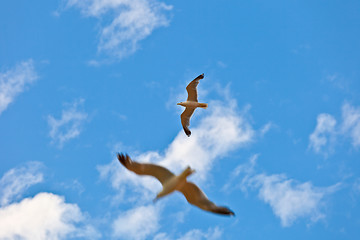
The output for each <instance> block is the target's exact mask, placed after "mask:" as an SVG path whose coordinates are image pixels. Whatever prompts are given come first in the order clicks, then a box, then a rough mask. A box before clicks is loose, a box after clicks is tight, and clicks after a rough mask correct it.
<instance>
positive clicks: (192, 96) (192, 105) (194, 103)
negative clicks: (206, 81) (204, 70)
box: [177, 74, 208, 137]
mask: <svg viewBox="0 0 360 240" xmlns="http://www.w3.org/2000/svg"><path fill="white" fill-rule="evenodd" d="M203 78H204V74H201V75H199V76H197V77H196V78H195V79H194V80H192V81H191V82H190V83H189V85H187V87H186V91H187V92H188V98H187V100H186V101H185V102H179V103H178V104H177V105H180V106H183V107H185V111H184V112H183V113H182V114H181V124H182V126H183V128H184V131H185V134H186V135H187V136H188V137H190V135H191V131H190V130H189V126H190V118H191V115H192V114H193V113H194V111H195V109H196V108H198V107H200V108H207V107H208V105H207V103H199V102H198V99H197V90H196V87H197V85H198V84H199V81H200V79H203Z"/></svg>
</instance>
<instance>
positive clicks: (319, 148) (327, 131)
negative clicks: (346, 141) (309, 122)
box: [309, 113, 336, 156]
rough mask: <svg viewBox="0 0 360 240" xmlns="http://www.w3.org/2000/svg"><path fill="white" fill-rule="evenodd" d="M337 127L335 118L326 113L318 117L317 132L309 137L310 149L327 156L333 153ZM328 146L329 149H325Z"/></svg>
mask: <svg viewBox="0 0 360 240" xmlns="http://www.w3.org/2000/svg"><path fill="white" fill-rule="evenodd" d="M335 125H336V120H335V118H334V117H333V116H331V115H330V114H326V113H322V114H320V115H319V116H318V117H317V124H316V127H315V130H314V132H313V133H312V134H311V135H310V137H309V140H310V143H309V148H312V149H313V150H314V151H315V152H316V153H323V154H324V155H326V156H327V154H328V153H331V152H332V151H333V145H334V142H335V138H336V133H335ZM326 146H327V148H325V147H326Z"/></svg>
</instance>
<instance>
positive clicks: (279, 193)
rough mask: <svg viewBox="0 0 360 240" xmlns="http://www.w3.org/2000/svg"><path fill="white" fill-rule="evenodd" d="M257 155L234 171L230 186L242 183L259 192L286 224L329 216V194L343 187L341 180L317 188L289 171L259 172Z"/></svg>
mask: <svg viewBox="0 0 360 240" xmlns="http://www.w3.org/2000/svg"><path fill="white" fill-rule="evenodd" d="M257 157H258V155H254V156H253V157H252V158H251V159H250V161H249V162H248V163H246V164H242V165H239V166H238V167H237V168H236V169H235V170H234V172H233V174H232V178H231V180H230V181H231V182H229V183H228V184H227V188H229V186H231V185H233V186H234V185H236V184H234V183H235V182H236V181H237V182H238V184H237V187H239V188H240V189H241V190H242V191H244V192H247V191H248V190H256V191H258V197H259V199H261V200H262V201H264V202H265V203H267V204H269V205H270V207H271V208H272V210H273V213H274V214H275V215H276V216H277V217H279V218H280V221H281V225H282V226H283V227H289V226H290V225H292V224H293V223H294V222H295V221H296V220H297V219H299V218H309V219H310V221H312V222H316V221H318V220H319V219H322V218H324V217H325V214H324V213H323V211H322V208H323V207H324V206H325V203H326V201H325V199H326V197H327V196H328V195H330V194H331V193H333V192H335V191H336V190H338V188H339V185H340V184H339V183H338V184H334V185H332V186H329V187H315V186H313V184H312V183H311V182H304V183H302V182H299V181H297V180H294V179H290V178H288V177H287V176H286V175H285V174H271V175H268V174H265V173H257V172H256V170H255V164H256V159H257ZM240 179H241V180H240Z"/></svg>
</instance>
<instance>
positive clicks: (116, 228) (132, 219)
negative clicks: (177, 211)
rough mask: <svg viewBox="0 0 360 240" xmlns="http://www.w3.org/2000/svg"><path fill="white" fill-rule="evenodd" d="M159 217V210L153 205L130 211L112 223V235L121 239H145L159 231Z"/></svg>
mask: <svg viewBox="0 0 360 240" xmlns="http://www.w3.org/2000/svg"><path fill="white" fill-rule="evenodd" d="M159 215H160V210H159V209H158V208H157V207H156V206H155V205H148V206H140V207H137V208H134V209H130V210H128V211H127V212H125V213H122V214H120V215H119V216H118V217H117V218H116V220H115V221H114V222H113V224H112V229H113V235H114V236H115V237H118V238H121V239H134V240H141V239H146V238H147V237H148V236H149V235H152V234H154V233H156V231H157V230H158V229H159V218H160V216H159Z"/></svg>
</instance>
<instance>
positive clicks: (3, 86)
mask: <svg viewBox="0 0 360 240" xmlns="http://www.w3.org/2000/svg"><path fill="white" fill-rule="evenodd" d="M37 78H38V76H37V74H36V72H35V68H34V63H33V61H32V60H31V59H30V60H27V61H23V62H21V63H19V64H17V65H16V66H15V67H14V68H12V69H9V70H7V71H5V72H0V115H1V113H2V112H3V111H4V110H5V109H6V108H7V107H8V106H9V104H10V103H12V102H13V101H14V100H15V98H16V96H17V95H19V94H20V93H22V92H23V91H24V90H25V89H26V87H27V86H28V85H29V84H31V83H33V82H34V81H35V80H36V79H37Z"/></svg>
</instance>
